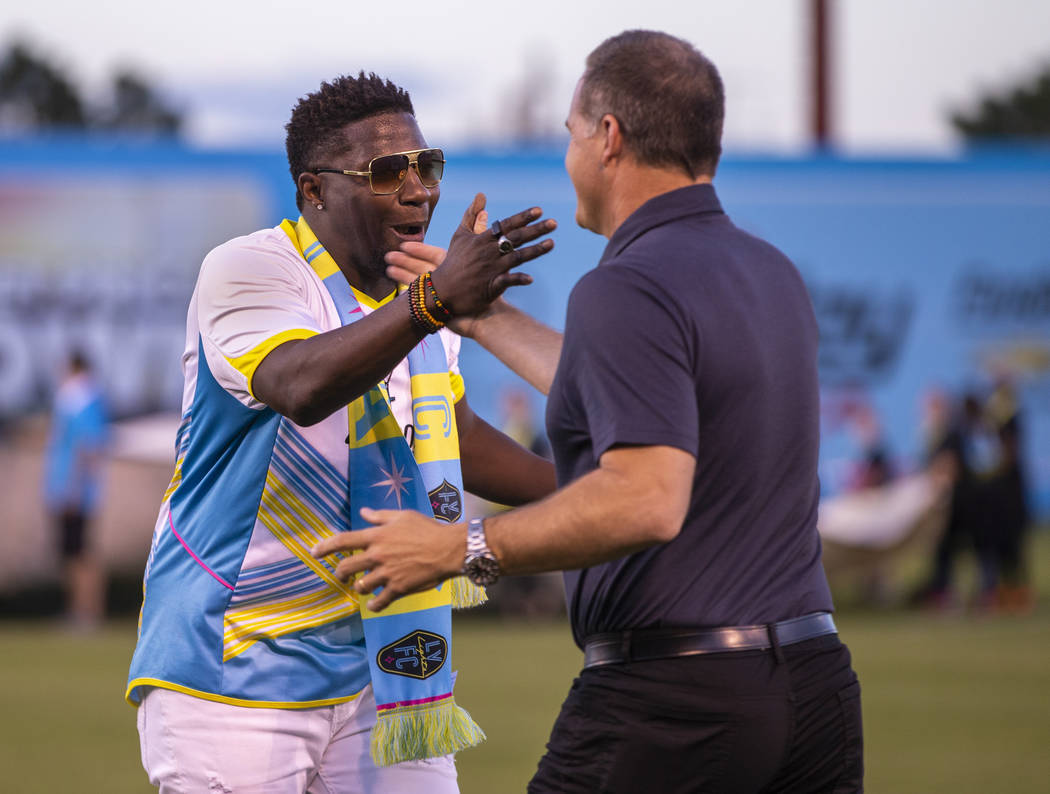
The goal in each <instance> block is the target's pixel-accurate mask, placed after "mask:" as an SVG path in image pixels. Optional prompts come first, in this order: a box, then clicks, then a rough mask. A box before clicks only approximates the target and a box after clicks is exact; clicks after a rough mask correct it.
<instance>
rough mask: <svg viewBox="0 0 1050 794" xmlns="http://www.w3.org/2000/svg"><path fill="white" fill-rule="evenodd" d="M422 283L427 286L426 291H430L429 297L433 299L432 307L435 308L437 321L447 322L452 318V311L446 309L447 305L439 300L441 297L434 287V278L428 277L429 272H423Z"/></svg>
mask: <svg viewBox="0 0 1050 794" xmlns="http://www.w3.org/2000/svg"><path fill="white" fill-rule="evenodd" d="M423 278H424V282H423V283H424V285H425V286H426V288H427V292H429V293H430V297H431V298H432V299H433V301H434V307H435V308H436V309H437V315H438V321H439V322H442V323H447V322H448V321H449V320H451V319H452V312H450V311H449V310H448V307H447V306H446V305H445V304H444V303H442V302H441V298H439V297H438V294H437V290H436V289H434V279H432V278H431V277H430V274H429V273H424V274H423Z"/></svg>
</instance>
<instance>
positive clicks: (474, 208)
mask: <svg viewBox="0 0 1050 794" xmlns="http://www.w3.org/2000/svg"><path fill="white" fill-rule="evenodd" d="M484 209H485V194H484V193H478V194H476V195H475V196H474V200H473V201H472V202H470V206H469V207H467V211H466V212H464V213H463V220H462V221H460V224H459V225H460V228H462V229H466V230H467V231H468V232H471V233H472V234H473V233H474V224H475V223H476V222H477V219H478V215H479V214H480V213H481V212H482V211H483V210H484Z"/></svg>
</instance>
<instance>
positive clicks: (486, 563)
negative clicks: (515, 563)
mask: <svg viewBox="0 0 1050 794" xmlns="http://www.w3.org/2000/svg"><path fill="white" fill-rule="evenodd" d="M466 569H467V570H466V574H467V578H468V579H470V581H472V582H473V583H474V584H476V585H478V586H480V587H487V586H488V585H490V584H494V583H495V582H496V580H497V579H499V563H498V562H496V561H495V560H494V559H492V558H491V557H475V558H474V559H472V560H471V561H470V562H468V563H467V565H466Z"/></svg>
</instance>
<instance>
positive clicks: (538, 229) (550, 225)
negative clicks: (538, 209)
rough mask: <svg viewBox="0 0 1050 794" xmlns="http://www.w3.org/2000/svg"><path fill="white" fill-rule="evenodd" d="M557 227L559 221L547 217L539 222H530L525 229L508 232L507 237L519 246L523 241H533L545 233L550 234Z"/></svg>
mask: <svg viewBox="0 0 1050 794" xmlns="http://www.w3.org/2000/svg"><path fill="white" fill-rule="evenodd" d="M557 228H558V222H557V221H556V220H554V218H547V220H544V221H540V222H539V223H530V224H529V225H528V226H526V227H524V228H523V229H515V230H514V231H512V232H509V233H508V234H507V238H508V239H509V240H510V241H511V242H512V243H514V245H515V247H517V246H519V245H522V244H523V243H529V242H532V241H533V240H535V239H536V238H538V237H542V236H543V235H545V234H550V233H551V232H553V231H554V230H555V229H557Z"/></svg>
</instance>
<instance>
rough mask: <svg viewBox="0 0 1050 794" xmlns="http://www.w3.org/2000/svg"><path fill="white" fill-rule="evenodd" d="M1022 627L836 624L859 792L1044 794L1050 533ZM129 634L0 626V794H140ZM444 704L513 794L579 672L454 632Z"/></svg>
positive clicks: (915, 617) (478, 767) (488, 635)
mask: <svg viewBox="0 0 1050 794" xmlns="http://www.w3.org/2000/svg"><path fill="white" fill-rule="evenodd" d="M1033 552H1034V554H1033V562H1034V563H1035V568H1036V570H1037V572H1038V573H1039V574H1040V579H1039V587H1040V603H1039V606H1038V608H1037V610H1036V611H1035V613H1034V614H1032V615H1029V616H1026V617H1002V616H997V617H974V616H967V615H963V614H955V615H930V614H925V613H924V614H919V613H905V612H898V611H862V610H859V609H851V610H845V611H843V612H841V613H840V614H839V616H838V623H839V627H840V630H841V632H842V635H843V638H844V639H845V640H846V642H847V643H848V644H849V646H850V648H851V650H852V651H853V656H854V664H855V667H856V669H857V672H858V673H859V675H860V678H861V684H862V687H863V691H864V696H863V697H864V699H863V703H864V719H865V741H866V764H867V770H868V772H867V790H868V791H869V792H875V793H876V794H881V793H882V792H888V793H891V794H898V793H899V794H907V793H910V792H915V793H916V794H927V793H929V792H953V794H967V793H968V792H973V793H974V794H977V792H980V793H981V794H999V793H1000V792H1003V793H1008V794H1028V793H1029V792H1031V793H1032V794H1034V793H1035V792H1048V791H1050V532H1045V531H1044V532H1041V533H1039V535H1038V536H1037V537H1036V539H1035V543H1034V544H1033ZM133 644H134V624H133V623H132V622H130V621H128V622H114V623H112V624H110V625H109V626H108V627H107V628H106V629H105V631H103V632H101V633H99V634H96V635H91V636H77V635H70V634H66V633H64V632H62V631H60V630H59V629H58V628H56V627H54V626H52V625H50V624H46V623H26V622H19V621H8V622H3V623H0V704H2V709H3V719H2V720H0V773H2V776H0V791H4V792H6V791H11V792H18V793H19V794H32V792H49V793H52V792H89V793H92V792H100V793H102V792H104V793H105V794H119V793H120V792H143V791H150V790H153V789H151V787H150V786H149V785H148V784H147V782H146V780H145V775H144V773H143V772H142V769H141V766H140V764H139V757H138V740H137V736H136V734H135V719H134V711H133V709H132V708H130V707H129V706H127V705H125V704H124V702H123V700H122V694H123V689H124V680H125V676H126V673H127V664H128V660H129V658H130V654H131V649H132V646H133ZM454 662H455V665H456V667H457V668H458V669H459V671H460V676H459V680H458V683H457V686H456V694H457V699H458V700H459V701H460V702H461V703H462V704H463V705H464V706H465V707H466V708H467V709H469V710H470V712H471V713H472V714H473V715H474V717H475V719H477V721H478V722H479V723H480V724H481V725H482V726H483V727H484V729H485V730H486V732H487V733H488V736H489V740H488V741H487V742H486V743H485V744H484V745H482V746H481V747H479V748H476V749H473V750H468V751H466V752H464V753H462V754H461V755H460V756H459V770H460V781H461V787H462V791H463V794H500V792H520V791H522V790H523V789H524V785H525V782H526V781H527V780H528V778H529V777H530V776H531V774H532V771H533V769H534V768H535V763H536V760H537V759H538V758H539V756H540V754H541V753H542V750H543V745H544V743H545V741H546V738H547V733H548V731H549V729H550V725H551V722H552V721H553V719H554V716H555V715H556V714H557V710H558V706H559V704H560V702H561V699H562V698H563V697H564V695H565V692H566V691H567V689H568V687H569V684H570V682H571V680H572V677H573V675H574V674H575V672H576V671H577V668H578V666H579V662H580V654H579V652H578V651H577V650H576V649H575V647H574V646H573V645H572V642H571V640H570V638H569V633H568V628H567V627H566V626H565V625H563V624H561V623H521V622H506V621H495V620H488V619H484V618H469V619H460V620H459V623H458V625H457V629H456V646H455V657H454Z"/></svg>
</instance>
